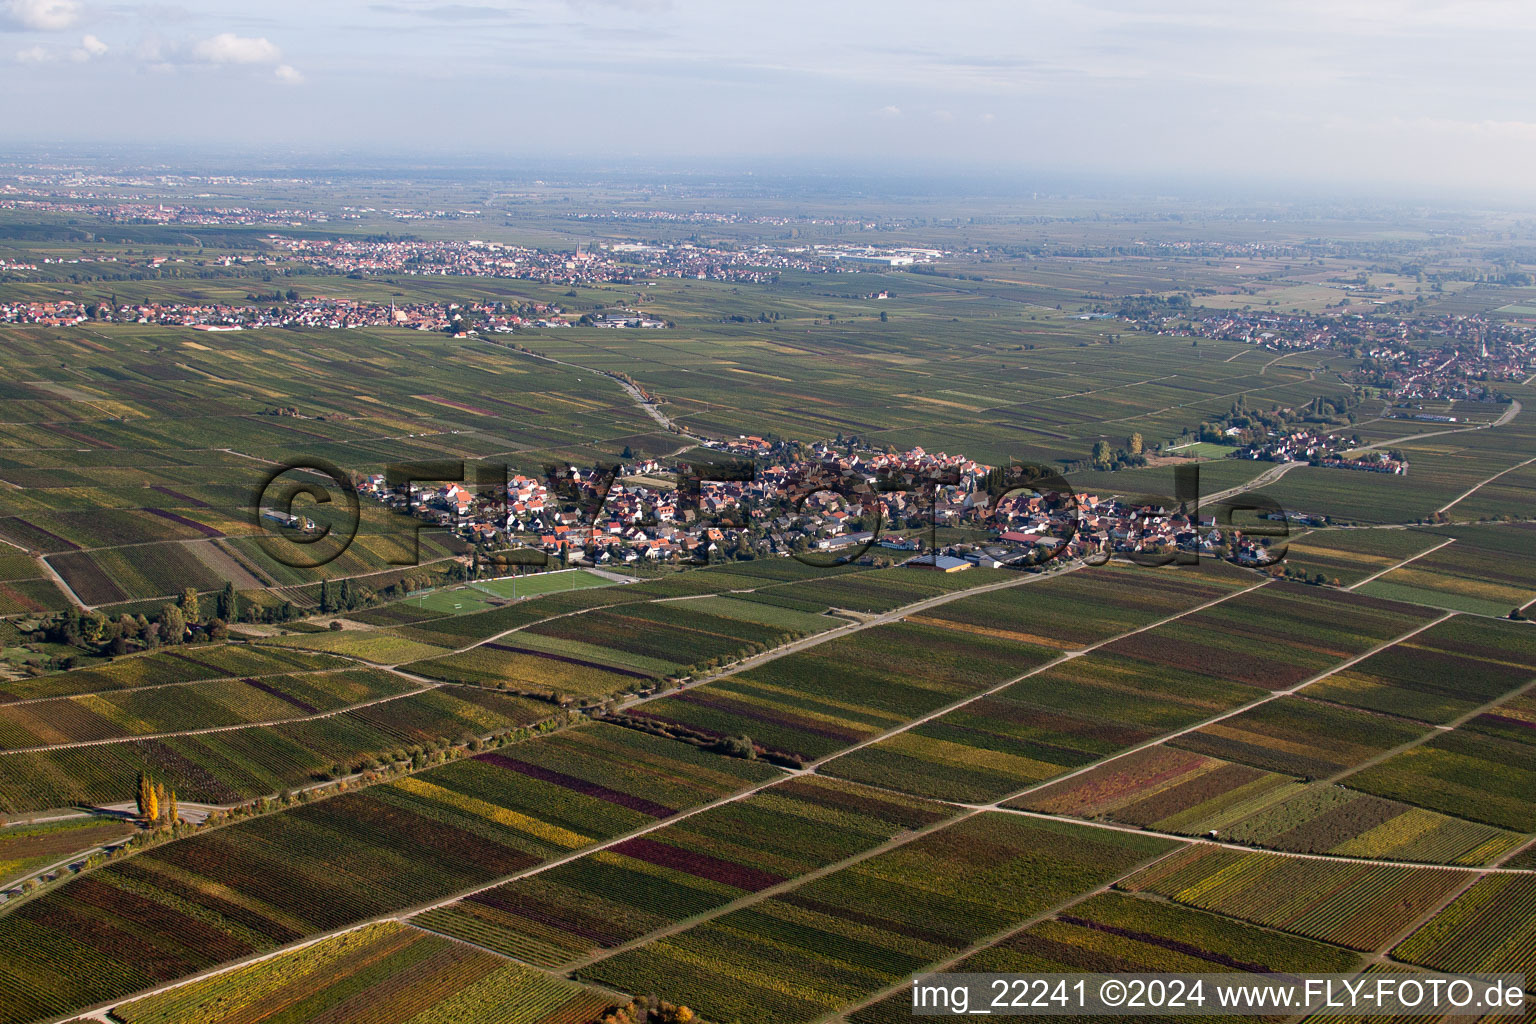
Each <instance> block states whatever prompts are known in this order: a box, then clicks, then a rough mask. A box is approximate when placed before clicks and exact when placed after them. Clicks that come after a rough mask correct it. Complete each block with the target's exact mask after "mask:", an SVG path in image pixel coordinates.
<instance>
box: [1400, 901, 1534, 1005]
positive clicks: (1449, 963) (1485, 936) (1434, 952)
mask: <svg viewBox="0 0 1536 1024" xmlns="http://www.w3.org/2000/svg"><path fill="white" fill-rule="evenodd" d="M1392 955H1393V956H1395V957H1397V958H1398V959H1399V960H1406V961H1408V962H1410V963H1416V964H1423V965H1424V966H1426V967H1433V968H1435V969H1436V970H1441V971H1467V972H1479V971H1489V972H1502V971H1518V972H1521V973H1523V974H1525V976H1526V988H1527V989H1530V988H1531V987H1532V984H1531V978H1532V975H1533V974H1536V878H1532V877H1531V876H1528V875H1489V876H1487V877H1485V878H1483V879H1481V880H1479V881H1478V883H1477V884H1476V885H1474V886H1472V888H1470V889H1468V890H1467V891H1466V892H1464V893H1462V894H1461V895H1460V896H1458V897H1456V899H1455V900H1453V901H1452V902H1451V904H1450V906H1448V907H1446V908H1445V909H1444V910H1442V911H1441V912H1440V913H1438V914H1436V915H1435V916H1434V917H1433V918H1431V919H1430V920H1429V921H1428V923H1426V924H1425V925H1424V926H1423V927H1422V928H1420V929H1419V930H1418V931H1416V932H1414V933H1413V934H1412V935H1410V936H1408V938H1406V939H1404V940H1403V941H1402V942H1401V943H1399V944H1398V945H1397V947H1396V948H1394V949H1393V950H1392Z"/></svg>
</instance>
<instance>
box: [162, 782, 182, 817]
mask: <svg viewBox="0 0 1536 1024" xmlns="http://www.w3.org/2000/svg"><path fill="white" fill-rule="evenodd" d="M165 818H166V820H167V821H169V822H170V823H171V824H172V825H174V824H176V823H177V822H179V821H181V808H180V806H178V805H177V803H176V791H175V790H174V789H173V790H171V795H170V798H169V799H167V800H166V802H165Z"/></svg>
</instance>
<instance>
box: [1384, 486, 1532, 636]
mask: <svg viewBox="0 0 1536 1024" xmlns="http://www.w3.org/2000/svg"><path fill="white" fill-rule="evenodd" d="M1520 514H1522V515H1528V514H1529V509H1526V510H1524V511H1522V512H1521V513H1520ZM1435 534H1437V535H1443V536H1445V537H1454V538H1455V543H1454V544H1449V545H1447V546H1445V547H1443V548H1441V549H1440V550H1438V551H1435V552H1432V553H1431V554H1428V555H1425V556H1424V557H1423V558H1420V559H1418V560H1417V561H1415V562H1413V563H1412V564H1410V565H1405V566H1403V567H1402V568H1401V569H1394V570H1393V571H1391V572H1389V573H1387V574H1386V575H1385V576H1383V577H1381V578H1380V579H1378V580H1373V581H1372V582H1370V583H1367V584H1366V585H1365V586H1363V587H1361V588H1360V592H1361V593H1366V594H1373V595H1376V596H1379V597H1384V598H1388V599H1393V600H1404V601H1415V602H1418V603H1420V604H1427V605H1432V606H1434V607H1437V608H1449V609H1451V610H1453V611H1465V612H1475V613H1477V614H1479V615H1508V614H1509V612H1510V610H1511V609H1513V608H1520V607H1523V606H1524V605H1526V604H1529V603H1530V602H1531V601H1532V600H1536V570H1533V569H1532V564H1533V563H1532V560H1533V558H1536V526H1533V525H1532V524H1529V523H1509V524H1501V525H1497V526H1451V527H1446V528H1444V529H1439V530H1436V531H1435Z"/></svg>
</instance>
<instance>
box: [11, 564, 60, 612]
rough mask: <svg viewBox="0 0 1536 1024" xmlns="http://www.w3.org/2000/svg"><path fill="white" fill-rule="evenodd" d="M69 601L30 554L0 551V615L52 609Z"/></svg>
mask: <svg viewBox="0 0 1536 1024" xmlns="http://www.w3.org/2000/svg"><path fill="white" fill-rule="evenodd" d="M68 606H69V601H68V600H67V599H66V598H65V597H64V594H63V593H62V592H61V591H60V590H59V588H58V586H57V585H55V584H54V582H53V579H52V578H51V577H49V576H48V575H47V574H46V572H45V571H44V569H43V565H42V563H41V562H40V561H38V560H37V559H36V558H33V557H31V556H30V555H25V554H22V553H21V552H19V551H16V552H9V553H6V552H0V615H19V614H23V613H26V612H44V611H54V610H56V609H59V608H66V607H68Z"/></svg>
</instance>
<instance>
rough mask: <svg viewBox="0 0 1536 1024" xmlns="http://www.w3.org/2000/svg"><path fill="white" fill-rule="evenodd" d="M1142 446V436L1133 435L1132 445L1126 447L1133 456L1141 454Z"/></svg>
mask: <svg viewBox="0 0 1536 1024" xmlns="http://www.w3.org/2000/svg"><path fill="white" fill-rule="evenodd" d="M1141 446H1142V441H1141V435H1140V434H1132V435H1131V440H1130V443H1129V444H1127V445H1126V450H1127V451H1129V452H1130V453H1131V454H1132V455H1140V454H1141Z"/></svg>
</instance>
